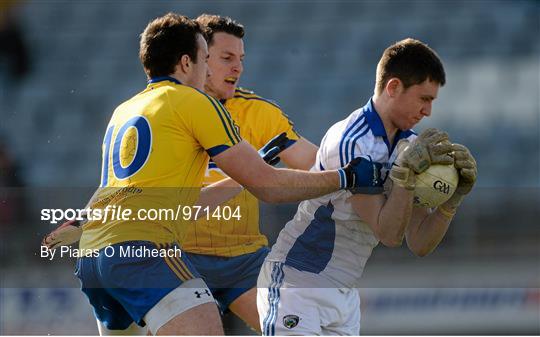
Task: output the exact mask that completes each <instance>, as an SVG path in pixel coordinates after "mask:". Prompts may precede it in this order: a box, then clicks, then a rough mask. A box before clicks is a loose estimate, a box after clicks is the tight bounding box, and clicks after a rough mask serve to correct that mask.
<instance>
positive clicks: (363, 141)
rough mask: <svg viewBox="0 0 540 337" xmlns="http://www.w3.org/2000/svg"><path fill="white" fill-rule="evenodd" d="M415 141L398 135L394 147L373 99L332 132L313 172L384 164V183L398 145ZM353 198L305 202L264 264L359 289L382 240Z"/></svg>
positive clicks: (343, 195) (344, 196) (338, 195)
mask: <svg viewBox="0 0 540 337" xmlns="http://www.w3.org/2000/svg"><path fill="white" fill-rule="evenodd" d="M415 137H416V135H415V134H414V133H413V131H412V130H406V131H398V133H397V135H396V137H395V140H394V145H393V146H391V145H390V144H389V142H388V138H387V135H386V131H385V129H384V126H383V123H382V120H381V118H380V117H379V115H378V113H377V112H376V111H375V108H374V106H373V101H372V100H371V99H370V100H369V102H368V103H367V104H366V105H365V106H364V107H362V108H360V109H358V110H356V111H354V112H353V113H352V114H350V115H349V117H347V118H346V119H344V120H342V121H340V122H338V123H336V124H334V125H333V126H332V127H331V128H330V129H329V130H328V132H327V133H326V135H325V136H324V138H323V140H322V142H321V146H320V148H319V151H318V153H317V161H316V163H315V165H314V167H313V168H312V169H311V170H312V171H324V170H335V169H338V168H340V167H343V166H345V165H346V164H347V163H348V162H349V161H351V160H352V159H353V158H356V157H359V156H362V157H366V158H368V157H371V160H373V161H375V162H379V163H382V164H383V169H382V172H381V175H382V177H383V178H385V179H386V177H387V175H388V170H389V168H390V167H391V165H392V163H393V161H394V160H395V158H396V155H397V153H394V148H395V144H397V142H398V141H399V140H400V139H403V138H408V139H409V140H413V139H414V138H415ZM396 152H397V151H396ZM351 195H352V194H351V193H350V192H349V191H345V190H341V191H337V192H334V193H331V194H328V195H325V196H322V197H320V198H317V199H312V200H306V201H303V202H302V203H301V204H300V205H299V206H298V211H297V212H296V214H295V216H294V218H293V219H292V220H291V221H289V222H288V223H287V224H286V225H285V228H283V230H282V231H281V232H280V234H279V237H278V239H277V242H276V244H275V245H274V246H273V247H272V251H271V252H270V254H269V255H268V257H267V258H266V260H267V261H277V262H283V263H284V264H285V265H288V266H291V267H293V268H296V269H298V270H300V271H305V272H308V273H315V274H319V275H321V276H323V279H325V280H327V281H328V283H326V284H327V285H328V286H336V287H355V286H358V282H359V279H360V276H361V275H362V271H363V270H364V266H365V264H366V262H367V260H368V258H369V256H370V255H371V251H372V250H373V248H374V247H375V246H376V245H377V244H378V242H379V241H378V240H377V238H376V237H375V235H374V234H373V232H372V230H371V228H370V226H369V225H368V224H367V223H365V222H363V221H361V220H360V218H359V217H358V215H357V214H356V213H355V211H354V210H353V208H352V206H351V203H350V202H348V201H347V199H349V197H350V196H351ZM308 279H309V278H308ZM319 281H320V280H319ZM310 286H312V285H311V284H306V285H305V286H303V285H299V287H310Z"/></svg>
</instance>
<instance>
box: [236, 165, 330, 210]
mask: <svg viewBox="0 0 540 337" xmlns="http://www.w3.org/2000/svg"><path fill="white" fill-rule="evenodd" d="M261 185H262V184H261ZM246 188H247V189H248V190H249V191H250V192H251V193H253V195H255V196H256V197H257V198H258V199H260V200H262V201H264V202H268V203H284V202H297V201H301V200H307V199H313V198H317V197H320V196H322V195H325V194H328V193H332V192H335V191H337V190H338V189H340V178H339V174H338V172H337V171H325V172H306V171H300V170H291V169H272V172H270V174H269V175H266V176H265V178H264V185H262V186H249V185H246Z"/></svg>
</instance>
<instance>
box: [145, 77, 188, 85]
mask: <svg viewBox="0 0 540 337" xmlns="http://www.w3.org/2000/svg"><path fill="white" fill-rule="evenodd" d="M162 81H170V82H173V83H176V84H182V83H181V82H180V81H179V80H177V79H176V78H174V77H171V76H159V77H154V78H151V79H149V80H148V84H152V83H158V82H162Z"/></svg>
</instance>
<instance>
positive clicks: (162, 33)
mask: <svg viewBox="0 0 540 337" xmlns="http://www.w3.org/2000/svg"><path fill="white" fill-rule="evenodd" d="M198 34H201V35H204V33H203V31H202V29H201V26H200V25H199V24H198V23H197V22H195V21H194V20H192V19H190V18H188V17H186V16H183V15H179V14H175V13H167V14H165V15H164V16H161V17H158V18H156V19H154V20H152V21H151V22H150V23H149V24H148V25H147V26H146V28H145V29H144V32H143V33H142V34H141V42H140V50H139V58H140V60H141V63H142V64H143V67H144V71H145V72H146V74H147V75H148V77H150V78H153V77H158V76H167V75H170V74H172V73H174V69H175V67H176V65H177V64H178V62H180V58H182V56H183V55H188V56H189V57H190V58H191V59H192V60H193V62H195V63H197V51H198V46H197V35H198Z"/></svg>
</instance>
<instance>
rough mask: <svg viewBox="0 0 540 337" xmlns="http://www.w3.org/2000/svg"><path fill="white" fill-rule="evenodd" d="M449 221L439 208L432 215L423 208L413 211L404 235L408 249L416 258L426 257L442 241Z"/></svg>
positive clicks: (449, 218)
mask: <svg viewBox="0 0 540 337" xmlns="http://www.w3.org/2000/svg"><path fill="white" fill-rule="evenodd" d="M451 221H452V217H450V216H448V214H447V213H445V212H444V211H441V210H440V208H438V209H436V210H435V211H433V212H432V213H429V212H427V211H426V209H425V208H417V209H414V211H413V216H412V218H411V223H410V225H409V227H408V228H407V233H406V236H407V245H408V246H409V249H410V250H411V251H412V252H413V253H414V254H415V255H417V256H426V255H428V254H429V253H431V252H432V251H433V250H434V249H435V248H437V246H438V245H439V243H440V242H441V241H442V239H443V238H444V235H445V234H446V232H447V231H448V227H449V225H450V222H451Z"/></svg>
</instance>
